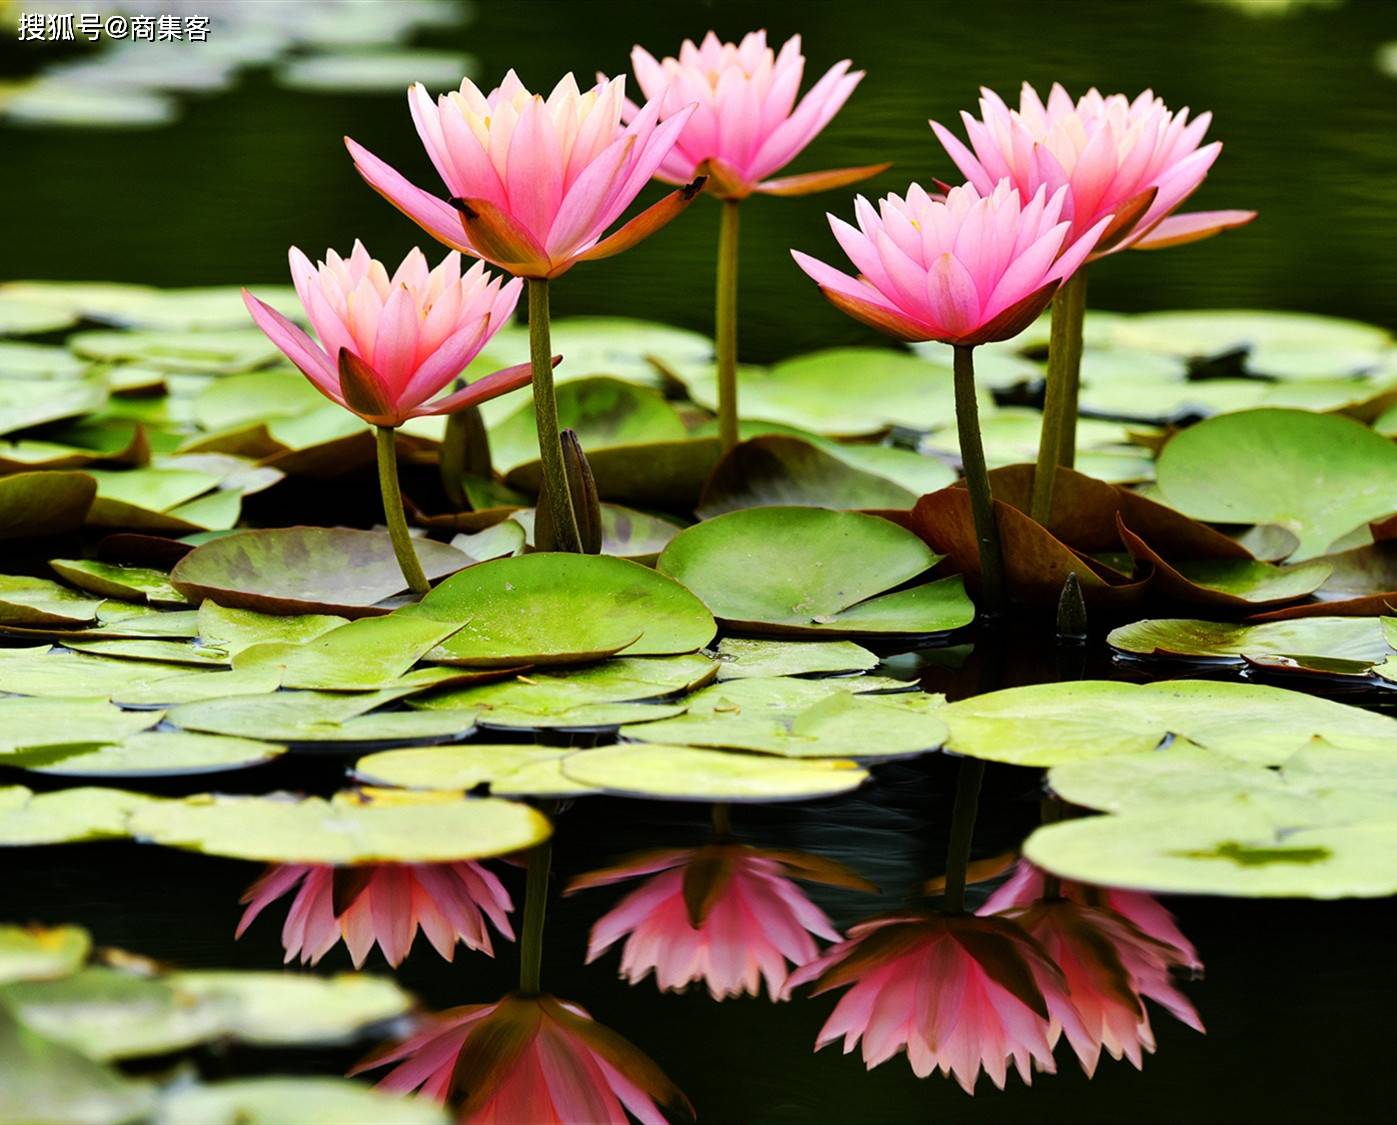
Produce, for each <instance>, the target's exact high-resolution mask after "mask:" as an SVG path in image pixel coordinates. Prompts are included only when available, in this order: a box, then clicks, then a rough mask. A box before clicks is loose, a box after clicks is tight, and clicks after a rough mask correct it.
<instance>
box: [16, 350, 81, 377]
mask: <svg viewBox="0 0 1397 1125" xmlns="http://www.w3.org/2000/svg"><path fill="white" fill-rule="evenodd" d="M87 368H88V365H87V364H86V363H84V362H83V361H82V360H80V359H79V358H78V357H77V356H75V355H74V354H73V353H72V352H70V351H69V350H68V349H67V348H63V347H59V346H58V345H57V344H29V343H21V342H19V341H17V340H0V379H76V378H78V377H80V376H81V375H82V373H83V372H84V371H86V370H87Z"/></svg>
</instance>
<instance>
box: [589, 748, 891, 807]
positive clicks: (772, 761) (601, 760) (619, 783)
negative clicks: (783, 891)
mask: <svg viewBox="0 0 1397 1125" xmlns="http://www.w3.org/2000/svg"><path fill="white" fill-rule="evenodd" d="M563 773H564V775H565V776H567V777H569V778H572V779H573V780H574V781H576V782H578V783H579V784H582V785H587V786H590V787H592V788H595V789H601V790H605V791H606V792H609V793H619V794H622V795H625V796H630V797H645V798H647V799H650V800H661V801H724V802H726V801H759V802H767V801H810V800H816V799H818V798H821V797H832V796H834V795H836V794H839V793H847V792H849V791H850V790H852V789H857V788H858V787H859V786H860V785H862V784H863V783H864V782H865V781H866V780H867V779H868V771H867V770H865V769H863V768H861V767H860V766H859V765H858V764H857V763H856V762H851V761H846V760H842V759H838V758H832V759H824V760H817V761H793V760H790V759H785V758H771V757H763V756H761V755H757V754H730V753H727V752H725V751H723V750H708V749H702V748H699V747H693V746H670V745H665V744H662V743H652V744H650V745H640V746H625V745H623V746H603V747H600V748H598V749H596V750H584V751H582V752H580V753H577V754H571V755H569V756H568V757H567V758H565V759H563Z"/></svg>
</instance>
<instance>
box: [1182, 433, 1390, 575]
mask: <svg viewBox="0 0 1397 1125" xmlns="http://www.w3.org/2000/svg"><path fill="white" fill-rule="evenodd" d="M1157 472H1158V480H1159V489H1160V495H1161V498H1162V499H1163V501H1164V502H1165V503H1167V504H1169V505H1170V506H1171V507H1174V508H1177V509H1178V510H1179V511H1181V512H1184V513H1185V514H1187V515H1190V516H1193V517H1195V518H1196V519H1204V520H1212V521H1215V522H1219V523H1267V524H1279V525H1280V526H1282V527H1285V528H1287V529H1289V530H1290V531H1292V532H1294V533H1295V534H1296V535H1297V536H1298V537H1299V539H1300V546H1299V547H1298V548H1297V549H1296V551H1295V553H1294V555H1292V556H1291V559H1292V561H1294V562H1302V561H1304V560H1306V559H1312V558H1316V557H1318V556H1320V555H1323V554H1325V553H1326V551H1327V550H1328V549H1329V547H1330V545H1331V544H1333V543H1334V542H1335V541H1336V540H1338V539H1340V538H1342V537H1343V536H1344V535H1346V534H1347V533H1348V532H1351V531H1353V530H1354V529H1355V528H1358V527H1361V526H1362V525H1364V524H1366V523H1368V522H1370V521H1372V520H1380V519H1384V518H1386V517H1387V516H1389V515H1391V514H1392V513H1393V512H1394V511H1397V446H1394V445H1393V443H1392V442H1390V441H1388V440H1387V439H1386V438H1383V437H1381V436H1380V435H1378V434H1376V433H1374V432H1373V431H1372V430H1370V429H1368V428H1367V427H1366V426H1363V425H1361V424H1359V423H1358V422H1355V421H1353V420H1352V419H1350V418H1344V417H1339V416H1336V415H1326V414H1310V413H1308V412H1306V411H1299V410H1255V411H1247V412H1245V413H1241V414H1232V415H1226V416H1224V417H1221V418H1213V419H1209V420H1208V421H1206V422H1200V423H1199V424H1198V425H1196V426H1193V427H1191V428H1190V429H1187V430H1185V431H1184V432H1183V433H1181V434H1178V435H1177V436H1176V437H1174V438H1173V439H1172V440H1171V441H1170V442H1169V443H1168V444H1167V445H1165V447H1164V449H1163V451H1161V453H1160V455H1159V464H1158V469H1157Z"/></svg>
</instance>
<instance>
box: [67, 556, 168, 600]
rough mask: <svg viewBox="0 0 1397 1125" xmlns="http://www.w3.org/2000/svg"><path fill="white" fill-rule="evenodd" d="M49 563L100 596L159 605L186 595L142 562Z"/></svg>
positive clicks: (84, 588)
mask: <svg viewBox="0 0 1397 1125" xmlns="http://www.w3.org/2000/svg"><path fill="white" fill-rule="evenodd" d="M49 566H51V567H53V569H54V572H55V573H56V574H57V575H58V576H59V577H60V578H66V579H67V580H68V581H69V582H71V583H72V584H73V585H74V586H77V587H78V588H79V589H82V590H90V591H91V592H92V593H94V594H101V595H102V596H103V597H104V598H119V599H122V600H124V601H134V602H144V601H149V602H153V603H156V604H159V605H188V604H189V602H188V599H187V598H185V596H184V595H183V594H182V593H180V592H179V591H178V590H176V589H175V588H174V587H173V586H172V585H170V576H169V575H168V574H166V573H165V572H164V571H161V570H152V569H150V568H149V567H144V566H119V565H117V564H115V563H105V562H98V561H97V560H96V559H50V560H49Z"/></svg>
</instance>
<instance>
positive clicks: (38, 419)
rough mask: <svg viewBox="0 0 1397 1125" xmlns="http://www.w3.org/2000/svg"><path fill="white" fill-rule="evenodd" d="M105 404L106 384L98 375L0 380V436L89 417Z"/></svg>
mask: <svg viewBox="0 0 1397 1125" xmlns="http://www.w3.org/2000/svg"><path fill="white" fill-rule="evenodd" d="M106 401H107V382H106V380H105V379H103V378H102V377H101V376H98V375H94V376H89V377H87V378H79V379H62V380H49V379H23V380H21V379H0V434H8V433H10V432H12V431H14V430H27V429H29V428H30V427H31V426H41V425H44V424H45V423H47V422H57V421H58V420H59V419H61V418H73V417H76V416H78V415H80V414H90V413H91V412H92V411H94V410H100V409H101V408H102V406H103V404H104V403H106Z"/></svg>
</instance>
